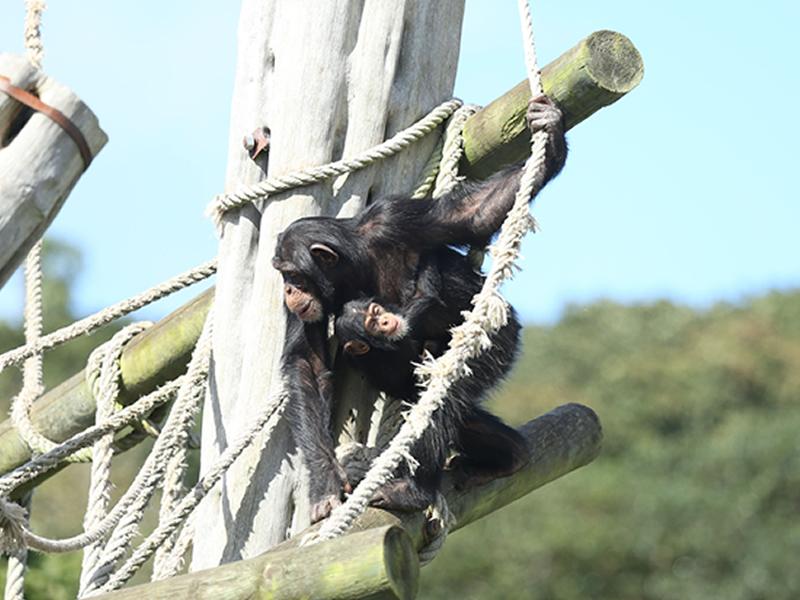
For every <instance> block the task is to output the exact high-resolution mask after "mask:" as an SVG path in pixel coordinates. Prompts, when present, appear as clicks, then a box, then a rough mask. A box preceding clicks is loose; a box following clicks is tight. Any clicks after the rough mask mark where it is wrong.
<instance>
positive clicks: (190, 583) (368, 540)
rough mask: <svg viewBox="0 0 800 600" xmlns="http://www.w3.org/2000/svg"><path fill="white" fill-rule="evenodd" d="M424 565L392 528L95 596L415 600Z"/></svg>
mask: <svg viewBox="0 0 800 600" xmlns="http://www.w3.org/2000/svg"><path fill="white" fill-rule="evenodd" d="M418 580H419V561H418V560H417V554H416V552H415V551H414V547H413V545H412V542H411V539H410V538H409V537H408V534H406V533H405V531H403V529H402V528H400V527H397V526H394V525H389V526H385V527H380V528H373V529H369V530H367V531H363V532H360V533H356V534H353V535H349V536H346V537H341V538H338V539H336V540H331V541H330V542H327V543H323V544H315V545H312V546H304V547H296V546H295V547H292V548H285V549H283V550H281V551H271V552H267V553H265V554H262V555H261V556H257V557H255V558H251V559H248V560H241V561H238V562H234V563H228V564H225V565H222V566H219V567H214V568H211V569H205V570H203V571H197V572H195V573H190V574H188V575H180V576H177V577H172V578H170V579H165V580H163V581H157V582H154V583H147V584H143V585H138V586H134V587H131V588H127V589H122V590H119V591H116V592H111V593H108V594H101V595H98V596H93V598H96V599H97V600H140V599H142V598H151V599H152V600H162V599H163V600H181V599H186V600H204V599H208V600H212V599H213V600H218V599H224V600H245V599H250V598H270V599H271V600H301V599H305V598H314V599H315V600H334V599H336V600H347V599H352V600H355V599H357V598H367V597H369V598H385V599H397V600H411V599H412V598H414V597H415V596H416V595H417V587H418Z"/></svg>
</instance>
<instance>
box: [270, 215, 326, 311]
mask: <svg viewBox="0 0 800 600" xmlns="http://www.w3.org/2000/svg"><path fill="white" fill-rule="evenodd" d="M316 221H317V220H314V219H301V220H300V221H296V222H295V223H293V224H292V225H290V226H289V227H288V228H287V229H286V230H285V231H284V232H283V233H281V234H280V235H279V236H278V243H277V246H276V248H275V256H274V257H273V259H272V266H273V267H275V268H276V269H277V270H278V271H280V272H281V275H282V276H283V284H284V285H283V297H284V302H285V303H286V307H287V308H288V309H289V310H290V311H292V312H293V313H294V314H295V315H297V316H298V317H299V318H300V319H301V320H302V321H306V322H316V321H319V320H320V319H322V318H323V317H324V316H325V312H326V305H328V306H330V304H331V303H332V301H333V296H334V293H335V285H334V284H335V283H336V282H337V279H338V278H339V270H340V269H339V252H338V251H337V250H336V249H335V244H334V243H333V242H332V241H330V240H329V239H327V238H330V237H331V236H330V235H325V236H320V237H323V239H324V242H323V241H318V237H317V236H316V235H315V234H316V233H317V231H315V230H317V229H319V226H318V223H316Z"/></svg>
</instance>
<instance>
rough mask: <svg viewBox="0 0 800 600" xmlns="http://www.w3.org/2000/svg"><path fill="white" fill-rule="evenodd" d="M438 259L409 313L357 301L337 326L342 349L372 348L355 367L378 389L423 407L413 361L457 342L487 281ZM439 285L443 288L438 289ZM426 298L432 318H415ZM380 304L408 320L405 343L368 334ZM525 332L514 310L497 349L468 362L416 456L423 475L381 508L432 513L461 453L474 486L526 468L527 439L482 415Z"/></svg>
mask: <svg viewBox="0 0 800 600" xmlns="http://www.w3.org/2000/svg"><path fill="white" fill-rule="evenodd" d="M435 258H436V260H433V261H431V264H429V265H428V266H427V267H426V269H424V270H423V272H422V273H421V274H420V278H419V280H418V282H419V283H420V284H421V285H420V288H419V289H418V290H417V294H416V295H415V297H414V299H413V300H411V301H410V302H409V303H408V304H406V305H405V306H403V307H396V306H392V305H389V304H384V303H383V302H381V299H379V298H365V299H359V300H352V301H350V302H348V303H347V304H345V306H344V308H343V309H342V312H341V315H340V316H339V317H337V319H336V336H337V338H338V340H339V344H340V346H344V345H345V344H346V343H347V342H349V341H352V340H357V341H359V342H362V343H363V344H366V345H367V346H368V347H369V348H370V349H369V351H368V352H366V353H363V354H359V355H353V354H348V358H349V360H350V361H351V362H352V363H353V365H354V366H355V367H356V368H357V369H358V370H359V371H361V372H362V373H363V374H364V376H365V377H366V378H367V380H368V381H369V382H370V384H371V385H373V386H374V387H375V388H377V389H378V390H380V391H383V392H386V393H387V394H389V395H390V396H392V397H393V398H395V399H398V400H405V401H407V402H416V401H417V400H418V398H419V388H418V387H417V382H416V380H415V377H414V374H413V365H412V362H419V361H420V354H421V352H422V351H423V349H426V350H429V351H431V353H432V354H434V355H438V354H440V353H441V352H443V351H444V349H445V348H446V346H447V343H449V341H450V334H449V331H448V330H449V328H450V327H452V326H453V325H455V324H456V323H457V322H459V321H460V320H461V316H460V313H461V311H462V310H466V309H467V308H468V307H469V305H470V300H471V299H472V296H473V295H474V294H475V292H477V290H479V289H480V286H481V284H482V280H483V278H482V277H481V276H480V275H479V274H477V273H475V272H474V271H472V269H471V268H470V267H469V263H468V259H467V258H466V257H464V256H463V255H461V254H459V253H458V252H455V251H453V250H450V249H443V250H439V251H437V252H436V253H435ZM430 271H435V273H431V272H430ZM437 276H438V277H437ZM437 279H438V281H439V284H440V286H441V287H436V284H435V282H436V281H437ZM448 283H451V284H452V285H447V284H448ZM426 299H427V300H428V302H427V306H428V307H430V308H429V309H428V311H427V312H425V310H422V311H421V312H419V313H418V314H416V315H414V312H415V311H420V307H421V306H425V305H426ZM373 302H376V303H378V304H381V305H382V306H383V307H384V308H385V309H387V310H388V311H389V312H392V313H394V314H396V315H399V316H400V317H402V318H403V319H405V320H406V322H407V323H408V325H409V328H408V331H407V334H406V335H405V336H404V337H402V338H401V339H398V340H390V339H387V338H386V337H383V336H381V335H374V334H370V333H369V332H368V331H367V330H366V328H365V326H364V314H365V311H366V309H367V307H368V306H369V305H370V304H371V303H373ZM430 317H434V318H430ZM519 331H520V325H519V321H518V320H517V317H516V314H515V312H514V310H513V309H511V310H510V314H509V321H508V323H507V324H506V325H505V326H504V327H502V328H501V329H500V330H499V331H497V332H496V333H494V334H493V335H492V337H491V339H492V348H491V349H490V350H488V351H487V352H485V353H484V354H482V355H481V356H478V357H477V358H474V359H471V360H470V361H468V366H469V368H470V371H471V372H470V374H469V375H468V376H466V377H463V378H461V379H460V380H459V381H458V382H456V383H455V384H454V385H453V386H452V387H451V388H450V392H449V393H448V395H447V397H446V399H445V401H444V403H443V405H442V407H441V408H440V409H439V410H437V411H436V412H435V413H434V416H433V421H432V423H431V424H430V425H429V426H428V428H427V429H426V431H425V433H424V434H423V436H422V438H420V440H419V441H418V442H417V443H416V444H415V446H414V447H413V448H412V450H411V455H412V456H413V457H414V458H415V459H416V460H417V462H418V463H419V468H418V470H417V472H416V473H415V476H414V477H413V478H411V477H410V476H409V473H408V472H407V470H406V469H405V468H403V469H401V470H400V471H399V472H398V474H397V475H398V479H397V480H396V481H394V482H392V483H391V484H389V485H388V486H385V487H384V488H383V489H382V490H380V491H379V492H378V495H377V497H376V499H375V501H374V503H375V504H378V505H380V506H386V507H388V508H394V509H401V510H402V509H406V510H415V509H420V508H424V507H425V506H427V505H428V504H429V503H430V502H432V501H433V499H434V493H435V491H436V489H437V488H438V486H439V483H440V480H441V474H442V470H443V469H444V466H445V462H446V460H447V458H448V455H449V453H450V451H451V449H456V450H457V451H458V452H459V457H458V459H457V463H458V466H459V469H458V471H459V475H460V476H462V477H463V478H465V479H466V480H470V481H476V480H479V481H485V480H489V479H494V478H496V477H502V476H505V475H509V474H511V473H513V472H515V471H516V470H518V469H519V468H521V467H522V466H524V465H525V464H526V462H527V460H528V452H527V446H526V443H525V440H524V438H523V437H522V436H521V435H520V434H519V433H518V432H517V431H516V430H514V429H513V428H511V427H509V426H507V425H506V424H504V423H503V422H502V421H501V420H500V419H499V418H497V417H495V416H494V415H492V414H491V413H489V412H487V411H485V410H484V409H482V408H480V404H481V402H482V401H483V400H485V398H486V396H487V394H488V392H489V390H490V389H491V388H492V387H494V386H496V385H497V384H498V383H499V382H500V381H501V380H502V379H503V378H504V377H505V376H506V375H507V374H508V372H509V370H510V369H511V367H512V365H513V363H514V360H515V358H516V355H517V349H518V347H519Z"/></svg>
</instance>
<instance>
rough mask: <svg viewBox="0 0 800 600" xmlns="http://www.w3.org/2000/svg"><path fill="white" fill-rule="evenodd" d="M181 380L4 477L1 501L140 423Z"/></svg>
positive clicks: (0, 479) (0, 486) (168, 397)
mask: <svg viewBox="0 0 800 600" xmlns="http://www.w3.org/2000/svg"><path fill="white" fill-rule="evenodd" d="M184 379H185V376H181V377H179V378H177V379H175V380H173V381H170V382H168V383H166V384H164V385H163V386H161V387H160V388H158V389H157V390H155V391H153V392H151V393H149V394H148V395H146V396H142V397H141V398H140V399H139V400H137V401H136V402H135V403H134V404H131V405H130V406H127V407H125V408H123V409H122V410H120V411H119V412H117V413H115V414H114V415H113V416H112V417H110V418H109V419H107V420H106V421H104V422H103V423H102V424H100V425H93V426H92V427H89V428H87V429H85V430H83V431H81V432H79V433H76V434H75V435H73V436H72V437H71V438H69V439H67V440H66V441H64V442H62V443H61V444H59V445H58V447H56V448H53V449H52V450H50V451H49V452H46V453H44V454H40V455H39V456H36V457H34V458H32V459H31V460H30V461H28V462H27V463H25V464H24V465H21V466H19V467H17V468H16V469H14V470H13V471H11V472H10V473H7V474H5V475H3V476H2V477H0V498H3V497H4V496H8V495H9V494H10V493H11V492H12V491H14V490H15V489H17V488H18V487H20V486H21V485H24V484H26V483H29V482H31V481H33V480H34V479H36V478H37V477H39V476H40V475H43V474H44V473H47V472H48V471H51V470H52V469H54V468H56V467H57V466H58V465H60V464H61V462H62V461H64V460H65V459H66V458H67V457H69V456H70V455H71V454H74V453H75V452H78V451H80V450H81V449H83V448H86V447H88V446H90V445H91V444H93V443H94V442H95V441H96V440H97V439H99V438H101V437H102V436H104V435H106V434H107V433H109V432H113V431H117V430H119V429H122V428H123V427H125V426H127V425H130V424H132V423H134V422H136V421H139V420H141V419H142V418H143V417H144V416H146V415H148V414H150V413H151V412H152V411H153V410H154V409H156V408H158V407H159V406H161V405H162V404H166V403H167V402H169V401H170V400H171V399H172V398H173V397H174V396H175V394H176V393H177V391H178V388H179V387H180V385H181V384H182V383H183V381H184ZM2 517H3V511H2V509H0V523H1V522H2Z"/></svg>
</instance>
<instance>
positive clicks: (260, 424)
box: [98, 394, 286, 593]
mask: <svg viewBox="0 0 800 600" xmlns="http://www.w3.org/2000/svg"><path fill="white" fill-rule="evenodd" d="M285 406H286V398H285V397H284V396H283V394H280V395H278V396H277V397H275V398H273V399H272V400H271V401H270V402H269V403H268V405H267V407H266V409H265V410H264V411H263V412H262V413H261V414H260V415H259V417H258V418H257V419H256V420H255V422H254V423H253V426H252V427H251V428H250V429H249V430H248V431H247V432H245V434H244V435H242V436H241V437H240V438H239V440H238V441H236V442H235V443H233V444H232V445H230V446H228V448H226V449H225V451H224V452H223V453H222V454H221V455H220V457H219V458H218V459H217V461H216V462H215V463H214V464H213V465H212V466H211V468H210V469H209V470H208V471H207V472H206V474H205V475H203V477H201V478H200V481H198V482H197V484H195V486H194V487H193V488H192V489H191V490H190V491H189V493H188V494H186V495H185V496H184V497H183V499H182V500H181V502H180V504H178V506H177V507H176V509H175V510H174V511H173V513H172V515H170V518H169V519H168V520H167V521H166V522H164V523H160V524H159V526H158V528H157V529H156V530H155V531H153V533H151V534H150V535H149V536H148V537H147V539H146V540H145V541H144V542H142V544H141V545H140V546H139V547H138V548H137V549H136V551H135V552H134V553H133V555H132V556H131V557H130V558H129V559H128V560H127V561H126V562H125V563H124V564H123V565H122V566H121V567H120V568H119V569H118V570H117V572H116V573H115V574H114V575H113V577H111V578H110V579H109V580H108V582H107V583H106V584H105V585H104V586H103V587H102V588H100V589H99V590H98V591H99V592H100V593H105V592H110V591H112V590H116V589H118V588H119V587H121V586H122V585H123V584H124V583H125V582H126V581H128V579H130V578H131V577H132V576H133V574H134V573H136V571H137V570H138V569H139V567H141V566H142V565H143V564H144V563H145V562H146V561H147V559H149V558H150V556H152V555H153V553H154V552H155V550H156V548H158V546H159V545H161V543H163V541H164V540H165V539H166V538H167V537H169V536H170V535H172V534H173V533H174V532H175V531H176V530H177V528H178V527H180V525H181V523H183V522H184V521H185V519H186V518H187V517H188V516H189V514H191V513H192V511H194V509H195V508H197V505H198V504H199V503H200V501H201V500H202V499H203V498H204V497H205V496H206V494H207V493H208V492H209V491H210V490H211V489H212V488H213V487H214V486H215V485H216V484H217V482H219V480H220V479H221V478H222V476H223V475H224V474H225V472H226V471H227V470H228V468H229V467H230V466H231V465H232V464H233V463H234V462H235V461H236V459H237V458H239V456H240V455H241V453H242V452H244V450H245V449H246V448H247V447H248V446H249V445H250V444H251V443H252V442H253V440H254V439H255V437H256V435H258V434H259V433H260V432H261V431H262V430H263V431H264V435H265V436H266V438H269V436H270V434H271V433H272V430H273V428H274V427H275V425H276V424H277V422H278V419H277V417H279V416H280V414H281V413H282V412H283V409H284V407H285ZM273 417H274V418H273ZM267 425H269V427H267ZM176 546H177V544H176Z"/></svg>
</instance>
